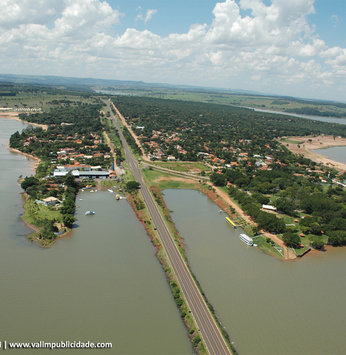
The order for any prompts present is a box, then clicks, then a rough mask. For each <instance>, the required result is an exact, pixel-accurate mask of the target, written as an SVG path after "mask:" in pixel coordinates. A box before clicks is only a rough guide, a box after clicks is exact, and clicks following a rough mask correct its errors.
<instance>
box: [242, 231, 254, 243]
mask: <svg viewBox="0 0 346 355" xmlns="http://www.w3.org/2000/svg"><path fill="white" fill-rule="evenodd" d="M239 239H240V240H241V241H242V242H244V243H245V244H246V245H250V246H252V245H253V239H252V238H251V237H249V236H248V235H246V234H243V233H242V234H239Z"/></svg>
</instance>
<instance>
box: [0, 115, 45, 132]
mask: <svg viewBox="0 0 346 355" xmlns="http://www.w3.org/2000/svg"><path fill="white" fill-rule="evenodd" d="M0 118H8V119H10V120H15V121H19V122H22V123H27V124H30V125H32V126H36V127H41V128H42V129H44V130H45V131H47V129H48V126H47V125H46V124H38V123H32V122H28V121H22V120H21V119H20V118H19V116H18V113H17V112H0Z"/></svg>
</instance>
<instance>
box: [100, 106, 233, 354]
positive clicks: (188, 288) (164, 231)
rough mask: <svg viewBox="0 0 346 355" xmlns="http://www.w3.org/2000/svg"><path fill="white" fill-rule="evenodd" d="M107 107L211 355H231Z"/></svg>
mask: <svg viewBox="0 0 346 355" xmlns="http://www.w3.org/2000/svg"><path fill="white" fill-rule="evenodd" d="M106 104H107V108H108V110H109V112H110V115H111V119H112V120H113V122H114V126H115V127H116V129H117V130H118V131H119V136H120V139H121V142H122V144H123V147H124V150H125V154H126V159H127V162H128V165H129V167H130V169H131V170H132V173H133V175H134V177H135V179H136V180H137V182H139V183H140V184H141V192H142V196H143V199H144V202H145V204H146V206H147V208H148V210H149V213H150V215H151V218H152V221H153V223H154V225H155V227H156V229H157V232H158V234H159V237H160V239H161V243H162V246H163V247H164V248H165V251H166V254H167V257H168V259H169V261H170V263H171V265H172V268H173V270H174V272H175V274H176V276H177V279H178V282H179V284H180V287H181V290H182V292H183V293H184V296H185V299H186V301H187V303H188V306H189V308H190V310H191V312H192V314H193V317H194V319H195V322H196V325H197V328H198V330H199V333H200V335H201V338H203V340H204V342H205V344H206V346H207V349H208V352H209V354H211V355H231V354H232V352H231V350H230V349H229V347H228V346H227V344H226V342H225V339H224V338H223V336H222V334H221V331H220V329H219V327H218V326H217V324H216V322H215V320H214V318H213V316H212V314H211V312H210V310H209V308H208V306H207V305H206V303H205V301H204V299H203V296H202V295H201V292H200V291H199V289H198V287H197V285H196V283H195V280H194V279H193V277H192V276H191V273H190V271H189V269H188V267H187V265H186V263H185V261H184V260H183V258H182V256H181V254H180V252H179V251H178V248H177V246H176V245H175V243H174V241H173V238H172V237H171V235H170V233H169V231H168V228H167V226H166V224H165V222H164V220H163V218H162V216H161V214H160V212H159V210H158V208H157V206H156V204H155V202H154V200H153V197H152V195H151V193H150V192H149V189H148V187H147V186H146V184H145V182H144V180H143V178H142V175H141V172H140V169H139V167H138V164H137V162H136V160H135V159H134V157H133V155H132V153H131V152H130V150H129V147H128V145H127V142H126V140H125V138H124V136H123V134H122V132H121V131H120V129H119V127H118V125H117V122H116V119H115V117H114V115H113V113H112V110H111V109H110V107H109V102H108V101H107V102H106Z"/></svg>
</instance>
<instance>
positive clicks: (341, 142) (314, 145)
mask: <svg viewBox="0 0 346 355" xmlns="http://www.w3.org/2000/svg"><path fill="white" fill-rule="evenodd" d="M288 139H289V140H293V141H299V142H301V143H300V144H299V146H300V147H298V144H293V143H285V142H281V143H282V144H284V145H286V146H287V144H288V146H287V148H288V149H289V150H290V151H291V152H292V153H295V154H302V155H303V156H304V157H305V158H309V159H311V160H312V161H315V162H316V163H321V164H323V165H326V166H329V167H331V168H334V169H337V170H338V171H339V172H341V173H343V172H345V171H346V164H343V163H339V162H337V161H335V160H332V159H329V158H327V157H325V156H324V155H321V154H318V153H315V152H313V151H312V150H314V149H322V148H330V147H338V146H346V138H335V139H334V137H332V136H317V137H313V136H304V137H289V138H288ZM309 139H311V142H310V141H309Z"/></svg>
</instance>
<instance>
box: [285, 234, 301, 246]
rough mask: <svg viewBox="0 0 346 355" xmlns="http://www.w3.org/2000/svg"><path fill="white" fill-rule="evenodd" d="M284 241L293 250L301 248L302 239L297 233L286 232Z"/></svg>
mask: <svg viewBox="0 0 346 355" xmlns="http://www.w3.org/2000/svg"><path fill="white" fill-rule="evenodd" d="M282 240H283V241H284V243H285V244H286V245H287V246H291V247H292V248H299V246H300V237H299V235H298V234H296V233H292V232H285V233H284V234H283V235H282Z"/></svg>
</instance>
